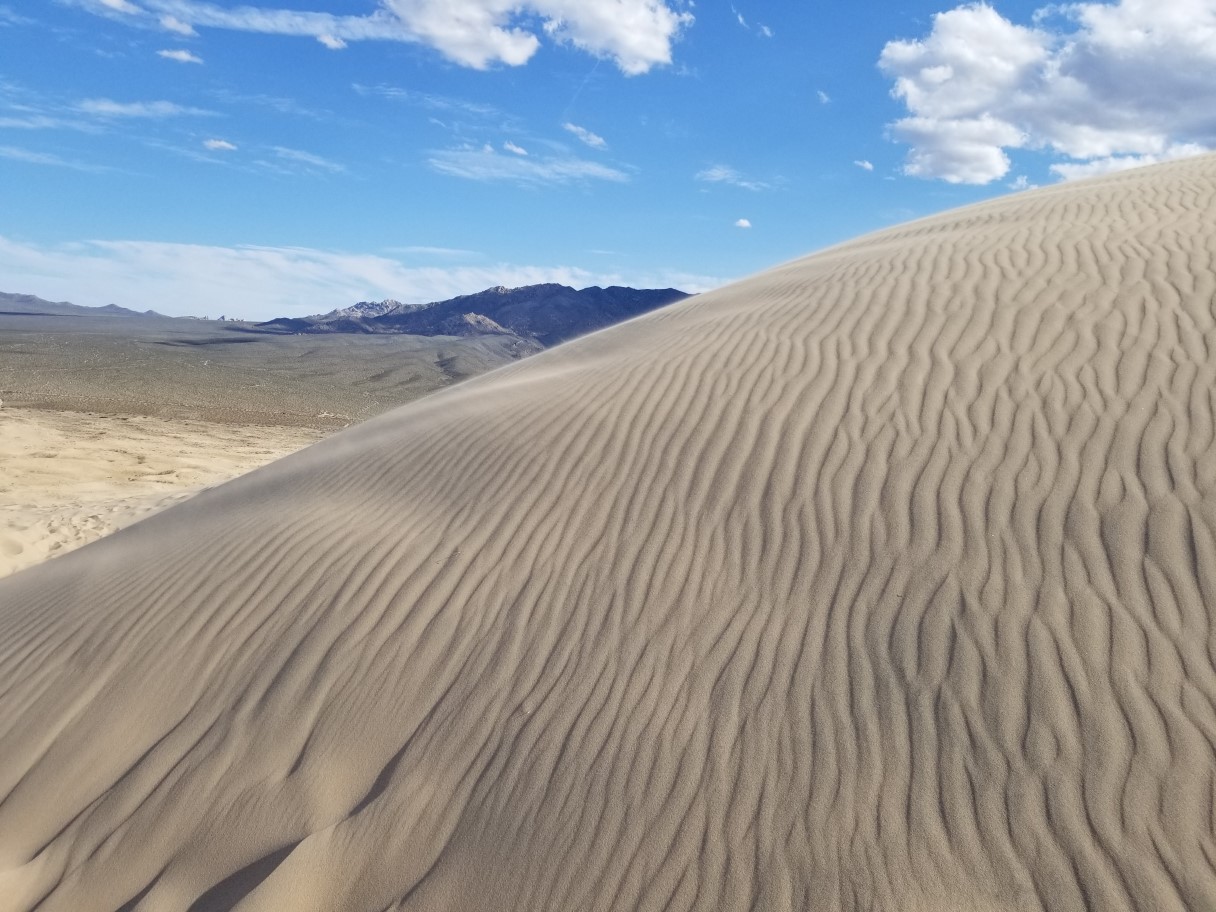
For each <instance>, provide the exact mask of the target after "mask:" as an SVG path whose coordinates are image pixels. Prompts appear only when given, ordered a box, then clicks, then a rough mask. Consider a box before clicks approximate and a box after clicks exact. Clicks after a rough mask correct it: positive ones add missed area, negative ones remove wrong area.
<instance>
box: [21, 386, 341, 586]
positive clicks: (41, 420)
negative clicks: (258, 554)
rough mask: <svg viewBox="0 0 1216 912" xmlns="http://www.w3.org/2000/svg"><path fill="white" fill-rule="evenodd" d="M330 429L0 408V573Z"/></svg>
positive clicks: (102, 532) (127, 520) (141, 514)
mask: <svg viewBox="0 0 1216 912" xmlns="http://www.w3.org/2000/svg"><path fill="white" fill-rule="evenodd" d="M323 436H324V433H323V432H321V431H314V430H309V429H305V428H296V427H292V428H281V427H251V426H237V425H224V424H214V423H211V422H204V421H191V420H187V419H179V418H175V419H166V418H150V417H142V416H127V415H105V414H98V413H83V412H63V411H49V410H43V409H26V408H2V409H0V467H3V468H2V469H0V576H7V575H8V574H10V573H15V572H16V571H18V570H21V569H24V568H25V567H30V566H33V565H34V564H37V563H39V562H40V561H43V560H46V559H47V558H49V557H55V556H59V555H62V554H65V553H67V552H68V551H70V550H72V549H74V548H77V547H79V546H81V545H83V544H87V543H88V542H90V541H94V540H96V539H98V538H101V537H102V536H104V535H107V534H109V533H110V532H113V531H115V530H116V529H121V528H123V527H124V526H129V525H130V524H131V523H133V522H135V521H136V520H138V519H141V518H142V517H144V516H148V515H150V514H152V513H154V512H156V511H158V510H162V509H164V508H165V507H168V506H170V505H172V504H175V503H178V502H180V501H182V500H185V499H186V498H188V497H190V496H192V495H193V494H195V493H197V492H198V491H200V490H202V489H204V488H206V487H209V486H211V485H215V484H219V483H220V482H223V481H228V480H229V479H231V478H235V477H236V476H237V475H240V474H243V473H244V472H248V471H249V470H251V469H254V468H257V467H258V466H260V465H264V464H266V463H268V462H271V461H272V460H274V459H277V458H279V457H280V456H284V455H286V454H287V453H291V452H294V451H296V450H298V449H300V448H302V447H305V446H307V445H308V444H310V443H313V442H315V441H316V440H319V439H320V438H321V437H323Z"/></svg>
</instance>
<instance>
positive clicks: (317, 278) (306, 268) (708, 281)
mask: <svg viewBox="0 0 1216 912" xmlns="http://www.w3.org/2000/svg"><path fill="white" fill-rule="evenodd" d="M417 249H418V250H420V251H421V250H424V248H417ZM439 255H440V256H442V254H439ZM0 275H3V276H4V277H5V280H6V281H7V282H10V283H11V285H12V287H14V288H22V289H28V290H29V291H30V292H32V293H34V294H38V295H41V296H43V297H47V298H52V299H54V300H70V301H73V302H75V303H77V304H86V305H98V304H108V303H111V302H114V303H118V304H122V305H123V306H125V307H131V308H133V309H136V310H148V309H154V310H158V311H160V312H162V313H165V312H169V313H172V314H194V315H200V314H213V313H215V312H216V303H215V302H216V301H223V302H224V305H223V306H224V309H225V310H226V311H227V312H228V313H239V314H240V315H241V316H243V317H246V318H249V319H270V318H271V317H279V316H302V315H304V314H310V313H323V312H325V311H328V310H332V309H333V308H334V307H340V306H344V305H346V304H350V303H353V302H355V301H366V300H370V299H376V300H379V299H381V298H396V299H398V300H402V301H410V302H415V303H424V302H427V301H438V300H443V299H446V298H451V297H455V296H456V295H461V294H469V293H472V292H476V291H481V290H482V289H484V288H490V287H492V286H495V285H507V286H509V287H517V286H520V285H534V284H539V283H542V282H558V283H560V284H563V285H573V286H575V287H577V288H583V287H586V286H588V285H600V286H606V285H632V286H634V287H641V288H665V287H675V288H682V289H684V290H685V291H694V292H695V291H708V290H709V289H711V288H714V287H717V286H718V285H721V284H723V281H724V280H723V279H720V278H716V277H712V276H701V275H693V274H688V273H683V272H679V271H675V270H652V271H637V272H633V273H629V274H625V273H621V272H601V271H591V270H587V269H584V268H581V267H578V266H563V265H554V266H539V265H521V264H513V263H487V264H478V265H450V264H449V265H445V264H433V263H432V264H421V265H420V264H414V265H406V264H404V263H402V262H401V261H400V260H397V259H394V258H392V257H387V256H382V255H377V254H363V253H350V252H344V251H333V250H316V249H311V248H303V247H273V246H260V247H252V246H234V247H218V246H205V245H201V244H167V243H157V242H151V241H130V240H120V241H107V240H89V241H79V242H74V243H68V244H61V245H55V246H41V245H35V244H25V243H21V242H18V241H15V240H12V239H8V238H5V237H3V236H0Z"/></svg>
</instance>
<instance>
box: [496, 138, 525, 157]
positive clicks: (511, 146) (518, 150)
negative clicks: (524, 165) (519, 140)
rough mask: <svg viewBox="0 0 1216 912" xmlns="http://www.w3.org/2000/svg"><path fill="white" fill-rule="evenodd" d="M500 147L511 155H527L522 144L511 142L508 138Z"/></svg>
mask: <svg viewBox="0 0 1216 912" xmlns="http://www.w3.org/2000/svg"><path fill="white" fill-rule="evenodd" d="M502 147H503V148H504V149H506V150H507V151H508V152H510V153H511V154H513V155H527V154H528V150H527V149H525V148H524V147H523V146H517V145H515V143H513V142H511V140H509V139H508V140H507V141H506V142H504V143H503V144H502Z"/></svg>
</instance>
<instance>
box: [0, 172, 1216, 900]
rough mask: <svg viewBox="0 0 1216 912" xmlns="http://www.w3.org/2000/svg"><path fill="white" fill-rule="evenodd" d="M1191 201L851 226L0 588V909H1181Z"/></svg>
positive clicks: (1193, 758)
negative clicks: (867, 229)
mask: <svg viewBox="0 0 1216 912" xmlns="http://www.w3.org/2000/svg"><path fill="white" fill-rule="evenodd" d="M1214 211H1216V157H1214V156H1211V155H1208V156H1203V157H1199V158H1194V159H1190V160H1187V161H1182V162H1175V163H1170V164H1165V165H1158V166H1154V167H1151V168H1144V169H1139V170H1133V171H1128V172H1125V173H1121V174H1116V175H1110V176H1106V177H1102V178H1097V179H1093V180H1089V181H1083V182H1077V183H1074V184H1066V185H1059V186H1053V187H1049V188H1045V189H1040V190H1034V191H1029V192H1024V193H1018V194H1014V195H1011V196H1009V197H1007V198H1003V199H1000V200H997V201H993V202H989V203H984V204H981V205H978V206H973V207H969V208H966V209H962V210H958V211H955V212H951V213H946V214H943V215H940V216H935V217H932V218H928V219H923V220H920V221H917V222H913V223H909V224H907V225H903V226H899V227H896V228H892V229H889V230H886V231H882V232H879V233H877V234H873V235H869V236H866V237H863V238H860V239H858V240H856V241H853V242H850V243H846V244H842V245H840V246H837V247H834V248H831V249H828V250H825V251H821V252H819V253H816V254H813V255H811V256H808V257H806V258H804V259H800V260H797V261H794V262H791V263H788V264H785V265H783V266H779V267H777V268H775V269H772V270H769V271H767V272H764V273H762V274H760V275H757V276H754V277H752V278H749V279H746V280H744V281H742V282H738V283H735V284H733V285H730V286H728V287H725V288H722V289H719V290H717V291H714V292H710V293H707V294H704V295H700V296H698V297H696V298H692V299H690V300H688V301H685V302H682V303H679V304H676V305H674V306H671V307H668V308H665V309H663V310H660V311H656V312H654V313H652V314H649V315H646V316H644V317H640V318H638V319H635V320H632V321H630V322H628V323H624V324H621V325H619V326H616V327H613V328H610V329H607V330H604V331H602V332H599V333H595V334H593V335H590V336H586V337H584V338H582V339H578V340H575V341H573V342H570V343H568V344H565V345H562V346H559V347H557V348H554V349H551V350H549V351H546V352H543V353H541V354H539V355H536V356H534V357H532V358H529V359H527V360H524V361H521V362H518V363H515V364H509V365H507V366H504V367H501V368H499V369H497V370H493V371H491V372H489V373H486V374H483V375H481V376H479V377H476V378H474V379H471V380H468V381H466V382H464V383H460V384H458V385H455V386H452V387H449V388H446V389H442V390H440V391H438V392H435V393H433V394H431V395H428V396H425V397H423V398H421V399H418V400H417V401H414V402H412V403H410V404H407V405H405V406H403V407H401V408H398V409H394V410H389V411H387V412H384V413H383V414H379V415H378V416H376V417H371V418H369V419H368V420H366V421H362V422H361V423H359V424H357V425H355V426H353V427H350V428H347V429H345V430H342V431H339V432H337V433H334V434H332V435H331V436H328V437H327V438H326V439H324V440H322V441H320V442H319V443H316V444H314V445H312V446H309V447H307V448H304V449H302V450H300V451H298V452H295V453H293V454H291V455H288V456H286V457H285V458H283V459H280V460H277V461H275V462H273V463H271V464H270V465H267V466H264V467H262V468H260V469H257V470H256V471H253V472H251V473H249V474H246V475H243V476H241V477H240V478H238V479H236V480H234V481H231V482H228V483H226V484H223V485H219V486H218V487H214V488H211V489H209V490H206V491H204V492H202V493H201V494H198V495H196V496H194V497H191V498H189V499H188V500H186V501H184V502H182V503H180V504H177V505H174V506H172V507H170V508H169V509H166V510H163V511H161V512H158V513H156V514H155V515H153V516H151V517H150V518H147V519H145V520H143V521H141V522H138V523H135V524H134V525H131V526H129V527H127V528H125V529H122V530H120V531H118V532H116V533H114V534H112V535H109V536H107V537H105V538H103V539H101V540H100V541H98V542H95V543H93V544H90V545H87V546H85V547H82V548H80V549H78V550H76V551H74V552H72V553H69V554H66V555H64V556H62V557H58V558H55V559H53V560H50V561H47V562H44V563H41V564H39V565H37V566H34V567H32V568H30V569H27V570H24V571H22V572H19V573H16V574H14V575H12V576H10V577H9V578H7V579H5V580H0V745H2V747H0V910H4V912H29V910H34V909H37V910H39V912H57V910H72V912H78V910H98V912H116V910H124V912H135V910H139V912H162V910H164V912H168V910H191V912H217V910H241V912H255V910H259V912H262V910H264V912H269V910H285V909H290V910H317V912H330V910H351V912H363V910H367V912H380V910H390V909H392V910H456V909H461V910H465V909H469V910H475V909H481V910H504V909H514V910H529V912H534V910H574V909H578V910H693V909H707V910H708V909H713V910H753V909H757V910H815V912H837V910H848V912H878V910H926V912H927V910H935V912H938V910H940V912H963V910H967V912H973V910H981V912H1013V910H1019V912H1021V910H1027V912H1029V910H1051V912H1072V910H1090V912H1097V910H1103V912H1105V910H1150V909H1151V910H1178V912H1182V910H1198V909H1212V908H1216V625H1214V619H1213V611H1214V610H1216V356H1214V355H1213V352H1214V351H1216V220H1214V219H1213V217H1212V213H1213V212H1214ZM199 369H200V370H201V368H199ZM136 370H137V372H138V370H142V369H136ZM0 385H2V384H0ZM245 401H254V402H257V401H258V399H257V396H256V395H251V396H249V397H247V399H246V400H245ZM276 408H278V407H277V406H276ZM309 408H315V409H316V411H317V412H320V411H334V410H338V408H337V407H331V406H329V405H324V404H322V403H320V402H317V403H316V404H314V405H311V406H309ZM276 414H287V412H286V411H281V412H280V411H276ZM188 417H197V416H188ZM289 423H290V422H286V421H284V422H283V423H282V424H283V425H286V424H289ZM301 424H303V425H305V426H306V425H307V422H303V421H302V422H301Z"/></svg>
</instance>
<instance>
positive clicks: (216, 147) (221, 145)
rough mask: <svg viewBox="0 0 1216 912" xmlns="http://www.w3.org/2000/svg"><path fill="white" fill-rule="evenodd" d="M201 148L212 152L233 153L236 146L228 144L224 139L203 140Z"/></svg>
mask: <svg viewBox="0 0 1216 912" xmlns="http://www.w3.org/2000/svg"><path fill="white" fill-rule="evenodd" d="M203 146H204V147H205V148H207V149H210V150H211V151H212V152H235V151H236V144H235V143H230V142H228V140H226V139H205V140H203Z"/></svg>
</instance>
